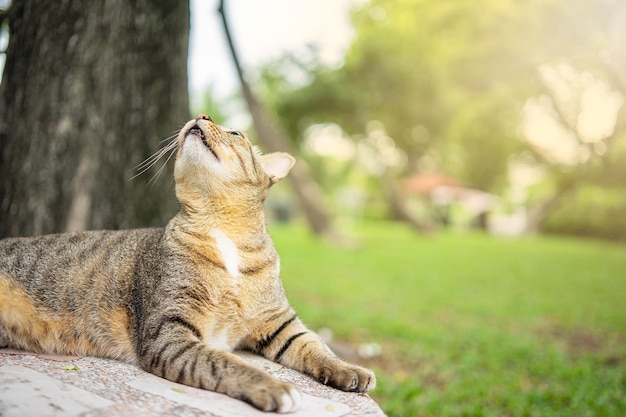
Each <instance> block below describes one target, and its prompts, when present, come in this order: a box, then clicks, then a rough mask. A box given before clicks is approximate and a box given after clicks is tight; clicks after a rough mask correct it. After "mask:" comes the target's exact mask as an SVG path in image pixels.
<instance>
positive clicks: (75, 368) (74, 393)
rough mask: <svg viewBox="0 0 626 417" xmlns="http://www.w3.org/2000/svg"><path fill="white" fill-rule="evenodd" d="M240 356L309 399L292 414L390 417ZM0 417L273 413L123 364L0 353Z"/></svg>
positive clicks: (363, 400)
mask: <svg viewBox="0 0 626 417" xmlns="http://www.w3.org/2000/svg"><path fill="white" fill-rule="evenodd" d="M237 354H238V355H240V356H241V357H242V358H244V359H245V360H247V361H249V362H251V363H253V364H254V365H256V366H258V367H260V368H263V369H265V370H266V371H268V372H269V373H270V374H272V375H274V376H275V377H277V378H279V379H281V380H284V381H290V382H292V383H294V384H296V385H297V386H298V387H300V389H301V390H302V392H303V393H304V403H303V406H302V408H301V409H300V410H298V411H297V412H295V413H291V414H289V416H293V417H325V416H326V417H384V416H385V414H384V413H383V412H382V410H381V409H380V408H379V407H378V405H377V404H376V403H375V402H374V401H373V400H372V399H371V398H370V397H369V396H368V395H365V394H354V393H346V392H342V391H338V390H335V389H333V388H329V387H326V386H324V385H322V384H319V383H317V382H316V381H314V380H312V379H311V378H309V377H307V376H305V375H302V374H300V373H299V372H297V371H294V370H292V369H288V368H285V367H283V366H281V365H279V364H276V363H274V362H271V361H268V360H266V359H264V358H261V357H259V356H256V355H252V354H250V353H246V352H237ZM44 409H45V410H46V411H45V412H44ZM0 415H2V416H3V417H10V416H19V417H26V416H42V415H48V416H51V417H75V416H76V417H78V416H80V417H113V416H121V417H126V416H128V417H131V416H132V417H144V416H174V417H188V416H202V417H238V416H242V417H243V416H245V417H255V416H265V417H267V416H268V415H272V414H271V413H263V412H260V411H258V410H256V409H254V408H252V407H251V406H249V405H247V404H245V403H243V402H241V401H237V400H234V399H232V398H229V397H227V396H225V395H221V394H216V393H214V392H210V391H204V390H200V389H195V388H191V387H188V386H185V385H179V384H175V383H172V382H169V381H166V380H164V379H162V378H158V377H156V376H154V375H151V374H149V373H146V372H144V371H142V370H141V369H139V368H138V367H136V366H134V365H130V364H126V363H122V362H117V361H111V360H107V359H98V358H71V357H54V356H42V357H38V356H37V355H34V354H25V353H24V352H19V353H18V352H15V351H8V350H4V351H3V350H0Z"/></svg>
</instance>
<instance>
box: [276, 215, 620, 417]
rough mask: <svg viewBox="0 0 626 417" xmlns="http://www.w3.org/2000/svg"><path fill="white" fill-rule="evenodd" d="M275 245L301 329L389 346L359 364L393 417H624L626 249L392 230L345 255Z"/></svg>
mask: <svg viewBox="0 0 626 417" xmlns="http://www.w3.org/2000/svg"><path fill="white" fill-rule="evenodd" d="M270 233H271V234H272V236H273V237H274V240H275V243H276V246H277V248H278V251H279V253H280V255H281V264H282V277H283V281H284V284H285V289H286V291H287V295H288V297H289V299H290V301H291V303H292V305H293V306H294V307H295V308H296V310H297V311H298V312H299V314H300V316H301V318H302V319H303V320H304V321H305V322H306V323H307V324H308V325H309V327H311V328H313V329H320V328H322V327H327V328H330V329H332V331H333V333H334V335H335V338H336V339H339V340H340V342H344V343H345V342H347V343H350V344H351V345H355V346H356V345H358V344H360V343H370V342H376V343H379V344H380V345H381V346H382V347H383V351H382V354H381V355H380V356H378V357H375V358H372V359H368V360H361V362H362V363H363V364H365V365H367V366H370V367H372V368H373V369H374V370H375V371H376V373H377V376H378V387H377V388H376V390H375V391H374V392H373V393H372V396H373V397H374V398H375V399H376V400H377V401H378V403H379V404H380V405H381V407H382V408H383V410H384V411H385V412H386V413H387V414H388V416H389V417H396V416H433V417H435V416H436V417H446V416H498V417H500V416H537V417H550V416H568V417H569V416H576V417H584V416H616V417H617V416H620V417H621V416H624V415H626V246H624V245H618V244H611V243H606V242H601V241H590V240H580V239H567V238H555V237H533V238H522V239H502V238H494V237H491V236H487V235H483V234H471V233H467V234H459V233H457V234H455V233H442V234H436V235H433V236H420V235H417V234H415V233H413V232H412V231H410V230H409V229H407V228H404V227H402V226H401V225H396V224H390V223H378V224H367V225H364V226H362V227H359V228H358V229H357V230H355V231H353V235H354V237H356V238H357V242H358V244H357V245H355V246H351V247H332V246H328V245H325V244H323V243H322V242H320V241H318V240H316V239H315V238H314V237H312V236H311V235H310V234H309V233H308V231H307V230H306V229H305V228H304V227H299V226H285V225H273V226H272V227H270Z"/></svg>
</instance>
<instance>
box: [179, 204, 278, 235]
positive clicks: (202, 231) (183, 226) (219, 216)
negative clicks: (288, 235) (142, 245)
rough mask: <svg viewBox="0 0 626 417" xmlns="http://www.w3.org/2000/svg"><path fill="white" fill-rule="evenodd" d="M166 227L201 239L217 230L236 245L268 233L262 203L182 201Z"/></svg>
mask: <svg viewBox="0 0 626 417" xmlns="http://www.w3.org/2000/svg"><path fill="white" fill-rule="evenodd" d="M168 227H173V228H174V229H176V230H178V231H180V232H183V233H185V234H188V235H192V236H194V237H196V238H199V239H203V238H208V237H212V236H214V235H215V234H216V233H220V234H223V235H226V236H228V238H229V239H230V240H231V241H233V242H234V243H235V244H236V245H239V244H241V245H247V244H248V243H249V242H250V241H251V240H258V239H259V238H264V237H265V236H267V229H266V227H265V212H264V210H263V206H262V205H258V206H250V205H243V206H235V205H228V206H223V205H218V204H213V205H207V206H206V207H204V208H194V207H189V206H185V205H181V209H180V211H179V212H178V214H177V215H176V216H175V217H174V218H173V219H172V220H171V221H170V224H169V225H168Z"/></svg>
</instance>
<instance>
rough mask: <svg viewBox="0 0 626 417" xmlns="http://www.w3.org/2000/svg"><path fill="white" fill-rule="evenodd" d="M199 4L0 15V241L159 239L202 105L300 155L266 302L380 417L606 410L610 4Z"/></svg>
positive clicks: (615, 383)
mask: <svg viewBox="0 0 626 417" xmlns="http://www.w3.org/2000/svg"><path fill="white" fill-rule="evenodd" d="M221 3H222V2H220V1H218V0H211V1H209V0H191V1H190V2H189V3H187V2H184V1H175V0H171V1H156V0H141V1H137V2H124V1H121V0H120V1H116V0H111V1H107V2H103V3H102V4H95V3H90V2H87V1H69V0H58V1H55V2H50V1H44V0H38V1H25V0H13V1H8V0H3V1H0V18H1V20H0V30H1V32H0V51H1V53H0V66H1V67H2V68H3V71H2V77H3V78H2V85H1V87H0V213H1V214H0V216H1V218H0V236H12V235H32V234H41V233H50V232H59V231H67V230H80V229H90V228H121V227H139V226H159V225H163V224H164V223H165V222H166V221H167V220H168V219H169V218H170V217H171V216H172V215H173V214H174V213H175V212H176V210H177V204H176V201H175V198H174V196H173V185H172V181H171V172H172V171H171V169H172V163H171V161H170V162H169V163H168V164H165V159H166V158H163V159H162V161H161V162H160V163H157V164H155V166H154V167H151V168H148V169H147V170H146V172H144V173H142V174H141V175H139V176H137V177H135V178H133V179H131V178H132V177H134V176H135V175H136V174H137V173H138V171H137V169H136V167H137V166H138V165H139V164H140V163H141V162H142V161H143V160H145V159H146V158H148V157H149V156H150V155H151V154H152V153H154V152H156V151H157V150H158V149H159V147H160V146H162V145H163V143H160V142H159V141H160V140H162V139H167V138H168V137H170V136H171V135H172V134H175V132H176V129H178V128H179V127H180V126H182V124H183V123H184V122H185V121H186V120H188V119H189V118H190V117H191V115H195V114H198V113H206V114H209V115H211V117H212V118H213V119H215V120H216V121H217V122H219V123H221V124H224V125H227V126H230V127H232V128H236V129H240V130H246V131H248V133H249V136H250V138H251V140H252V141H253V142H255V143H257V144H258V145H259V146H260V147H261V148H262V149H263V150H264V151H275V150H286V151H289V152H291V153H293V154H294V155H295V156H296V157H297V159H298V163H297V164H296V167H297V168H295V169H294V171H293V172H292V174H291V177H290V182H289V183H287V182H286V183H281V184H278V185H277V186H275V187H274V188H273V189H272V192H271V193H270V196H269V198H268V201H267V204H266V205H267V217H268V223H269V228H270V232H271V233H272V235H273V236H274V239H275V241H276V245H277V247H278V250H279V253H281V259H282V266H283V277H284V278H283V279H284V281H285V286H286V289H287V293H288V294H289V297H290V300H291V301H292V303H293V304H294V306H295V307H296V309H297V310H298V311H299V313H300V315H301V316H302V318H303V320H305V322H307V323H309V325H310V326H311V327H312V328H313V329H315V330H318V331H319V332H320V334H322V335H323V336H324V337H326V338H327V339H328V340H329V342H330V343H331V346H332V347H333V348H334V349H335V350H336V351H337V352H338V353H340V354H341V355H342V356H344V357H347V358H348V359H351V360H354V361H358V362H362V363H364V364H366V365H368V366H371V367H373V368H374V369H375V370H376V371H377V373H378V375H379V387H378V389H377V390H376V391H374V393H373V396H374V398H375V399H376V400H378V401H379V403H380V404H381V406H382V407H383V409H384V410H385V412H386V413H387V414H388V415H390V416H413V415H420V416H430V415H432V416H503V415H511V416H571V415H580V416H585V415H589V416H595V415H602V416H621V415H623V412H624V410H626V347H625V346H626V304H625V303H624V300H626V250H625V248H624V241H625V240H626V163H625V161H626V116H625V114H626V113H625V111H626V110H624V106H625V103H624V97H625V95H626V4H624V2H623V1H622V0H530V1H525V2H519V1H514V0H502V1H498V2H493V1H476V0H473V1H469V0H467V1H466V0H457V1H434V0H369V1H368V0H342V1H338V0H335V1H332V0H323V1H317V2H293V1H288V0H262V1H259V0H254V1H253V0H238V1H224V2H223V4H221ZM220 4H221V5H222V6H223V8H222V9H221V10H222V12H223V13H220V12H219V11H218V9H220ZM223 19H224V20H223ZM225 23H226V25H225ZM227 35H229V36H227ZM229 38H230V41H231V43H230V44H229ZM235 58H236V59H235ZM159 173H160V174H159Z"/></svg>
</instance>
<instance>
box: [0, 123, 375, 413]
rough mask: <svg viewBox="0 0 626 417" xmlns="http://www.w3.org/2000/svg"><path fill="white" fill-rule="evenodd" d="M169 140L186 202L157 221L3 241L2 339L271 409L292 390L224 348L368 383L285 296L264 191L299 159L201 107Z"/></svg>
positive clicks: (360, 385) (289, 407) (288, 404)
mask: <svg viewBox="0 0 626 417" xmlns="http://www.w3.org/2000/svg"><path fill="white" fill-rule="evenodd" d="M176 141H177V142H176V146H174V144H169V145H166V147H167V148H168V150H169V149H174V148H176V149H177V151H176V152H177V154H176V165H175V180H176V195H177V198H178V200H179V202H180V207H181V209H180V212H179V213H178V214H177V215H176V216H175V217H174V218H173V219H172V220H171V221H170V222H169V223H168V224H167V225H166V227H165V228H163V229H137V230H122V231H91V232H78V233H68V234H59V235H47V236H39V237H33V238H11V239H5V240H2V241H0V346H1V345H6V346H11V347H15V348H22V349H29V350H34V351H37V352H45V353H63V354H77V355H83V356H100V357H107V358H115V359H119V360H124V361H129V362H133V363H137V364H138V365H140V366H141V367H142V368H143V369H145V370H147V371H149V372H152V373H154V374H155V375H158V376H161V377H163V378H167V379H169V380H171V381H175V382H180V383H183V384H186V385H190V386H194V387H200V388H204V389H208V390H213V391H216V392H221V393H224V394H227V395H229V396H231V397H234V398H238V399H241V400H243V401H246V402H248V403H250V404H252V405H254V406H255V407H257V408H259V409H261V410H265V411H277V412H289V411H293V410H295V409H297V408H298V406H299V404H300V401H301V400H300V398H301V396H300V393H299V391H298V390H297V388H296V387H295V386H293V385H292V384H289V383H286V382H281V381H278V380H276V379H274V378H273V377H271V376H270V375H269V374H268V373H266V372H265V371H264V370H261V369H257V368H255V367H253V366H252V365H250V364H248V363H246V362H244V361H242V360H241V359H239V358H238V357H237V356H235V355H234V354H233V353H232V350H234V349H247V350H250V351H253V352H256V353H258V354H261V355H263V356H265V357H267V358H269V359H271V360H274V361H276V362H279V363H281V364H283V365H285V366H288V367H291V368H294V369H297V370H299V371H301V372H304V373H306V374H308V375H310V376H312V377H313V378H315V379H316V380H318V381H320V382H322V383H324V384H328V385H330V386H333V387H336V388H339V389H342V390H346V391H355V392H365V391H368V390H370V389H372V388H374V386H375V377H374V374H373V373H372V372H371V371H369V370H367V369H364V368H361V367H358V366H355V365H350V364H348V363H346V362H344V361H342V360H341V359H339V358H338V357H336V356H335V355H334V354H333V353H332V352H331V351H330V349H329V348H328V347H327V346H326V345H325V344H324V343H323V342H322V341H321V339H320V338H319V337H318V336H317V335H316V334H315V333H312V332H310V331H309V330H308V329H307V328H306V327H305V326H304V325H303V324H302V322H301V321H300V319H299V318H298V317H297V315H296V313H295V312H294V310H293V309H292V308H291V307H290V305H289V304H288V302H287V300H286V298H285V294H284V291H283V287H282V284H281V281H280V279H279V259H278V255H277V253H276V250H275V249H274V246H273V243H272V241H271V238H270V236H269V235H268V233H267V231H266V229H265V220H264V214H263V201H264V199H265V197H266V195H267V192H268V190H269V188H270V186H271V185H272V184H273V183H275V182H276V181H279V180H280V179H282V178H283V177H284V176H285V175H287V173H288V172H289V170H290V169H291V167H292V166H293V163H294V160H293V158H292V157H291V156H289V155H287V154H283V153H275V154H268V155H260V154H259V153H258V152H257V151H256V150H255V149H254V148H253V147H252V146H251V145H250V142H249V141H248V140H247V139H246V138H245V137H244V136H243V135H242V134H241V133H239V132H232V131H228V130H224V129H222V128H221V127H219V126H217V125H215V124H214V123H213V122H212V121H211V120H210V118H208V117H207V116H204V115H200V116H198V117H197V118H196V119H194V120H191V121H189V122H188V123H187V124H186V125H185V126H184V127H183V129H181V131H180V133H179V134H178V137H177V139H176ZM162 154H163V153H161V155H162Z"/></svg>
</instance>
